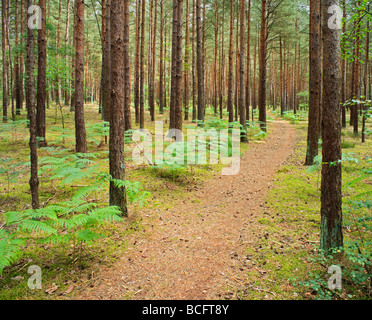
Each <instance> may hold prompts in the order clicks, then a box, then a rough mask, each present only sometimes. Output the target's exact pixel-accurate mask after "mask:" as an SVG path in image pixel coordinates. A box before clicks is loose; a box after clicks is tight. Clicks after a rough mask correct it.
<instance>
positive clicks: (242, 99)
mask: <svg viewBox="0 0 372 320" xmlns="http://www.w3.org/2000/svg"><path fill="white" fill-rule="evenodd" d="M245 2H246V1H245V0H241V1H240V54H239V59H240V61H239V62H240V66H239V68H240V77H239V91H240V92H239V118H240V125H241V126H242V130H241V131H242V133H241V137H240V141H241V142H248V138H247V123H246V118H245V116H246V108H245V102H246V101H245V65H244V62H245V36H244V35H245V15H246V11H245V8H246V5H245ZM243 131H244V132H243Z"/></svg>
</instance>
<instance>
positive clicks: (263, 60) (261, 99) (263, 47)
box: [258, 0, 268, 132]
mask: <svg viewBox="0 0 372 320" xmlns="http://www.w3.org/2000/svg"><path fill="white" fill-rule="evenodd" d="M267 24H268V21H267V0H262V5H261V37H260V60H259V72H260V82H259V89H258V90H259V92H258V108H259V118H258V120H259V121H260V127H261V130H262V131H265V132H266V129H267V128H266V72H267V70H266V65H267V37H268V32H267Z"/></svg>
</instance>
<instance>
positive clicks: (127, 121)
mask: <svg viewBox="0 0 372 320" xmlns="http://www.w3.org/2000/svg"><path fill="white" fill-rule="evenodd" d="M123 55H124V130H125V131H127V130H130V129H132V119H131V112H130V94H131V86H130V59H129V0H125V1H124V51H123Z"/></svg>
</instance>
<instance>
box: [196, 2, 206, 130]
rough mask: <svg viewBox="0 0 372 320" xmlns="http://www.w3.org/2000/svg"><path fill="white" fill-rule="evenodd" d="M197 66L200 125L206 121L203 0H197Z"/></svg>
mask: <svg viewBox="0 0 372 320" xmlns="http://www.w3.org/2000/svg"><path fill="white" fill-rule="evenodd" d="M196 42H197V46H196V48H197V49H196V51H197V52H196V68H197V72H198V125H199V126H202V125H203V122H204V108H205V105H204V103H205V102H204V72H203V45H202V23H201V0H196Z"/></svg>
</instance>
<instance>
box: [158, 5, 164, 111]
mask: <svg viewBox="0 0 372 320" xmlns="http://www.w3.org/2000/svg"><path fill="white" fill-rule="evenodd" d="M159 113H160V114H163V113H164V0H160V58H159Z"/></svg>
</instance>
